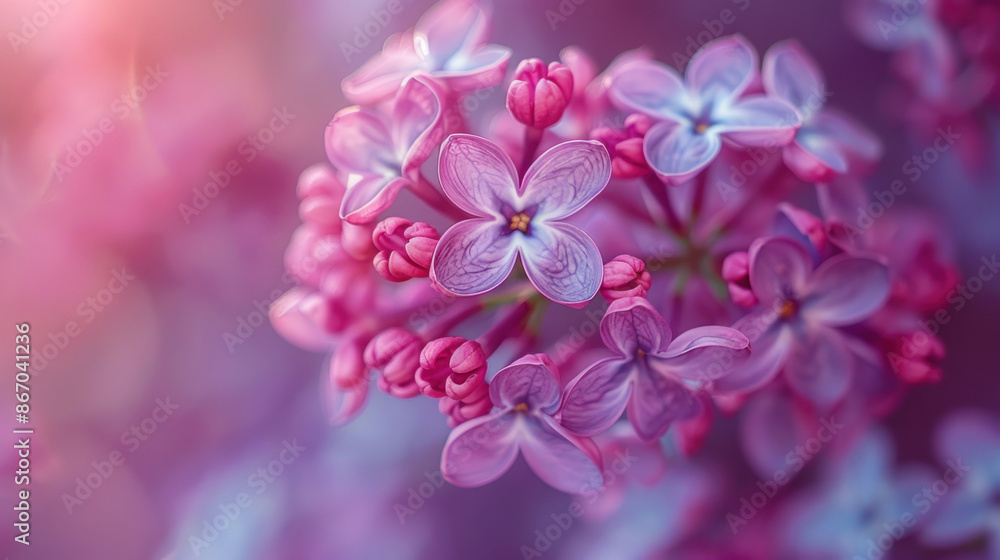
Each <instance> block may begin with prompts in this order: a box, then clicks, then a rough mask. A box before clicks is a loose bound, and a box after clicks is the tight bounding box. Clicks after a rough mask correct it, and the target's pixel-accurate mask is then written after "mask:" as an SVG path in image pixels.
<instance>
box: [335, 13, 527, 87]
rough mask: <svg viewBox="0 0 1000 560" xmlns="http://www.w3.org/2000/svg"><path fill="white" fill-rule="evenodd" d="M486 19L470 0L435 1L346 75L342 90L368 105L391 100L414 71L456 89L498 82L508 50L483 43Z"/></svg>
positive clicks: (487, 14) (484, 40)
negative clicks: (412, 24) (410, 25)
mask: <svg viewBox="0 0 1000 560" xmlns="http://www.w3.org/2000/svg"><path fill="white" fill-rule="evenodd" d="M490 20H491V16H490V13H489V12H488V11H486V10H484V9H483V8H482V7H481V6H480V4H479V3H478V2H476V1H474V0H445V1H444V2H440V3H438V4H436V5H435V6H434V7H432V8H431V9H430V10H428V11H427V13H425V14H424V15H423V17H421V18H420V20H419V21H418V22H417V25H416V27H415V28H414V29H412V30H410V31H407V32H405V33H402V34H399V35H396V36H393V37H391V38H390V39H389V40H388V41H386V44H385V47H384V48H383V50H382V52H381V53H380V54H378V55H376V56H375V57H373V58H372V59H371V60H369V61H368V62H367V63H365V65H364V66H362V67H361V68H360V69H359V70H358V71H357V72H355V73H353V74H351V75H350V76H348V77H347V78H346V79H345V80H344V82H343V84H342V87H343V90H344V94H345V95H346V96H347V97H348V98H350V99H352V100H353V101H354V102H355V103H362V104H373V103H376V102H379V101H383V100H386V99H389V98H391V97H392V96H393V94H395V93H396V90H398V89H399V86H400V84H402V83H403V81H404V80H405V79H406V78H407V77H410V76H412V75H414V74H427V75H429V76H431V77H433V78H434V79H435V80H439V81H441V82H442V83H444V84H445V85H446V86H447V87H448V89H450V90H453V91H456V92H460V93H464V92H470V91H475V90H479V89H485V88H489V87H493V86H495V85H497V84H499V83H500V82H501V81H502V80H503V76H504V74H505V73H506V72H507V63H508V61H509V60H510V55H511V50H510V49H509V48H507V47H502V46H499V45H490V44H487V41H488V38H489V34H490V27H491V21H490Z"/></svg>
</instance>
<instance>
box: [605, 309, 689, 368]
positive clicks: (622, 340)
mask: <svg viewBox="0 0 1000 560" xmlns="http://www.w3.org/2000/svg"><path fill="white" fill-rule="evenodd" d="M672 337H673V335H672V334H671V333H670V327H669V326H668V325H667V321H666V320H665V319H664V318H663V316H662V315H660V313H659V312H658V311H657V310H656V309H655V308H653V306H652V305H651V304H650V303H649V301H647V300H646V298H641V297H628V298H621V299H619V300H616V301H614V302H613V303H612V304H611V305H610V306H608V310H607V311H606V312H605V313H604V318H603V319H601V339H602V340H603V341H604V345H605V346H607V347H608V348H610V349H612V350H615V351H617V352H618V354H619V355H621V356H623V357H626V358H632V357H634V356H635V354H636V351H637V350H642V351H643V352H646V353H647V354H660V353H662V352H665V351H666V349H667V346H668V345H669V344H670V340H671V338H672Z"/></svg>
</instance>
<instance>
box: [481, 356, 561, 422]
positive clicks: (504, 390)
mask: <svg viewBox="0 0 1000 560" xmlns="http://www.w3.org/2000/svg"><path fill="white" fill-rule="evenodd" d="M554 367H555V366H554V365H553V363H552V360H550V359H549V357H548V356H546V355H545V354H528V355H527V356H524V357H522V358H520V359H518V360H516V361H514V362H513V363H512V364H510V365H509V366H507V367H505V368H503V369H501V370H500V371H498V372H497V374H496V375H495V376H494V377H493V379H492V380H491V381H490V400H492V401H493V404H495V405H496V406H498V407H500V408H513V407H515V406H517V405H519V404H527V405H528V408H529V409H531V410H541V411H543V412H546V413H549V414H552V413H555V411H556V408H557V407H558V406H559V400H560V398H561V396H562V393H561V391H560V388H559V380H558V378H557V376H556V372H555V370H554V369H553V368H554Z"/></svg>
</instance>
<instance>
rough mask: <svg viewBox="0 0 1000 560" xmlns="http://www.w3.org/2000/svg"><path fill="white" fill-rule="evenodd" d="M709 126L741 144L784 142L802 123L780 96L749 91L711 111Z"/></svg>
mask: <svg viewBox="0 0 1000 560" xmlns="http://www.w3.org/2000/svg"><path fill="white" fill-rule="evenodd" d="M713 118H714V119H716V122H717V123H718V124H716V125H715V126H713V127H712V128H713V129H714V130H716V131H717V132H718V133H719V134H721V135H722V136H723V137H725V138H726V140H730V141H732V142H736V143H737V144H740V145H742V146H760V147H768V148H770V147H773V146H776V145H777V146H784V145H785V144H788V143H789V142H791V141H792V139H793V138H795V131H796V130H797V129H798V128H799V125H801V124H802V121H801V118H800V117H799V114H798V112H797V111H796V110H795V108H794V107H792V106H791V105H789V104H788V103H786V102H784V101H781V100H780V99H774V98H771V97H765V96H763V95H751V96H748V97H745V98H743V99H741V100H739V101H737V102H736V103H734V104H732V105H730V106H727V107H725V108H723V109H719V110H718V111H716V112H715V113H714V114H713Z"/></svg>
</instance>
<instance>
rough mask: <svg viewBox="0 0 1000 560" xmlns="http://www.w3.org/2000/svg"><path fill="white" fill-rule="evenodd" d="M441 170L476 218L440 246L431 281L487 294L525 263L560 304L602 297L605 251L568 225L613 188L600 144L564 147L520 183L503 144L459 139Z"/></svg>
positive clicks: (447, 147)
mask: <svg viewBox="0 0 1000 560" xmlns="http://www.w3.org/2000/svg"><path fill="white" fill-rule="evenodd" d="M439 172H440V174H441V186H442V189H443V190H444V192H445V194H446V195H447V196H448V198H449V199H451V201H452V202H453V203H454V204H455V205H456V206H458V207H459V208H461V209H462V210H464V211H465V212H468V213H470V214H472V215H473V216H475V218H473V219H471V220H464V221H461V222H458V223H457V224H455V225H453V226H452V227H451V228H449V229H448V231H446V232H445V234H444V235H443V236H442V237H441V241H440V242H438V246H437V249H436V250H435V252H434V260H433V261H432V263H431V275H432V278H434V280H435V281H436V282H437V283H438V284H440V285H441V287H442V288H444V289H445V290H447V291H448V292H450V293H453V294H455V295H460V296H473V295H478V294H483V293H486V292H488V291H490V290H493V289H494V288H496V287H497V286H499V285H500V284H501V283H502V282H503V281H504V280H505V279H506V278H507V276H508V275H509V274H510V273H511V271H512V270H513V269H514V264H515V262H516V261H517V259H518V257H520V259H521V264H522V265H523V266H524V270H525V272H526V273H527V275H528V279H529V280H530V281H531V283H532V284H534V286H535V287H536V288H537V289H538V291H539V293H541V294H542V295H544V296H545V297H547V298H549V299H550V300H552V301H555V302H558V303H563V304H566V305H570V306H579V305H582V304H585V303H586V302H588V301H590V300H591V299H592V298H593V297H594V295H596V294H597V290H598V288H600V286H601V270H602V267H603V263H602V261H601V254H600V252H599V251H598V249H597V245H596V244H594V242H593V240H591V238H590V237H589V236H588V235H587V234H586V233H584V232H583V231H582V230H580V229H579V228H577V227H576V226H573V225H570V224H568V223H565V222H563V220H564V219H565V218H567V217H569V216H571V215H572V214H574V213H576V212H577V211H579V210H580V209H581V208H583V207H584V206H585V205H586V204H587V203H588V202H590V201H591V200H592V199H593V198H594V197H595V196H597V195H598V193H600V192H601V191H602V190H603V189H604V187H605V185H607V182H608V179H609V178H610V176H611V162H610V159H609V158H608V152H607V150H605V149H604V147H603V146H602V145H601V144H600V143H598V142H592V141H583V140H576V141H571V142H565V143H563V144H559V145H558V146H556V147H554V148H552V149H550V150H548V151H547V152H545V153H544V154H542V155H541V156H539V158H538V159H537V160H536V161H535V163H533V164H532V165H531V167H530V168H529V169H528V171H527V172H526V173H525V175H524V179H523V180H521V181H519V180H518V177H517V172H516V171H515V169H514V164H513V162H511V160H510V157H508V156H507V154H506V153H504V152H503V150H501V149H500V147H499V146H497V145H496V144H494V143H492V142H490V141H489V140H486V139H485V138H481V137H478V136H472V135H468V134H455V135H452V136H451V137H449V138H448V140H447V141H445V143H444V145H443V146H442V148H441V162H440V165H439Z"/></svg>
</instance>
